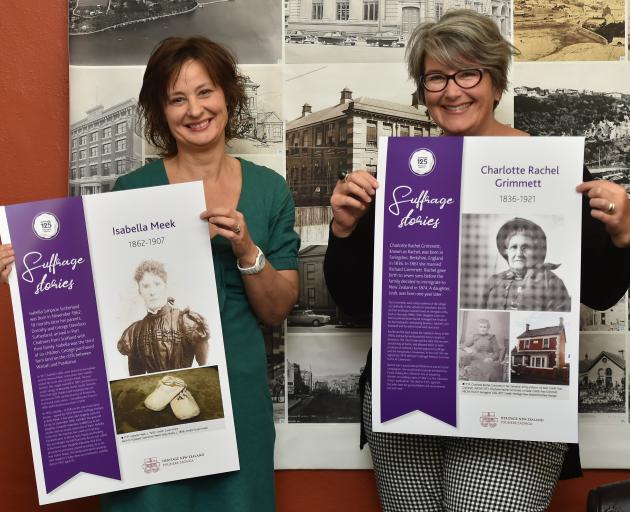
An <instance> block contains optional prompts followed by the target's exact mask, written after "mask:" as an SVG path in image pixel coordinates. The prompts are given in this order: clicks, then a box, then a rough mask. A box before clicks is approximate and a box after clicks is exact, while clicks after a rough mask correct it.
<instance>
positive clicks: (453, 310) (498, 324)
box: [373, 137, 584, 442]
mask: <svg viewBox="0 0 630 512" xmlns="http://www.w3.org/2000/svg"><path fill="white" fill-rule="evenodd" d="M381 143H382V147H383V148H386V150H385V151H381V152H380V153H379V171H378V173H379V179H380V181H381V187H380V188H379V189H378V193H377V202H376V205H377V210H376V237H375V264H374V268H375V276H374V284H375V290H374V325H373V344H374V359H373V379H374V389H375V395H374V396H375V399H374V400H373V408H374V414H373V418H374V419H373V428H374V430H375V431H382V432H404V433H417V434H433V435H447V436H449V435H450V436H466V437H493V438H500V439H522V440H537V441H542V440H547V441H564V442H575V441H577V364H576V363H577V358H578V329H579V275H580V228H581V220H580V219H581V216H580V213H581V198H580V196H579V194H577V193H576V192H575V186H576V185H577V184H578V183H580V181H581V176H582V154H583V144H584V141H583V139H581V138H533V137H504V138H497V137H468V138H451V137H440V138H424V139H419V138H412V139H410V138H399V139H396V138H390V139H382V140H381Z"/></svg>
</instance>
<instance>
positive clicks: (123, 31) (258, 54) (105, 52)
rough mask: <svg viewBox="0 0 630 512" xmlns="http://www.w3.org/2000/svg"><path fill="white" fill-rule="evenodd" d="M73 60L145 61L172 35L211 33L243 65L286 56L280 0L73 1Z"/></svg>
mask: <svg viewBox="0 0 630 512" xmlns="http://www.w3.org/2000/svg"><path fill="white" fill-rule="evenodd" d="M68 27H69V32H70V63H71V64H80V65H91V66H110V65H115V66H121V65H145V64H146V63H147V60H148V58H149V54H150V53H151V50H152V49H153V48H154V47H155V46H156V45H157V43H158V42H160V41H162V40H163V39H166V38H167V37H174V36H179V37H188V36H192V35H201V36H206V37H208V38H210V39H212V40H213V41H216V42H217V43H221V44H223V45H225V46H227V47H228V48H230V49H231V50H232V51H233V52H234V53H235V54H236V57H237V59H238V62H239V63H240V64H277V63H278V62H280V61H281V59H282V2H280V1H279V0H255V1H252V0H205V1H204V0H152V1H145V0H108V1H107V2H102V1H101V0H68Z"/></svg>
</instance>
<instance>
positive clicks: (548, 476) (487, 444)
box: [363, 383, 567, 512]
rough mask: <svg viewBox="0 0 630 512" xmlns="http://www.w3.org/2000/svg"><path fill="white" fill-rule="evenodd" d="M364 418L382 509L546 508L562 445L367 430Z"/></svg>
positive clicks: (366, 409) (367, 412) (368, 413)
mask: <svg viewBox="0 0 630 512" xmlns="http://www.w3.org/2000/svg"><path fill="white" fill-rule="evenodd" d="M363 422H364V428H365V433H366V435H367V440H368V444H369V446H370V451H371V453H372V460H373V463H374V474H375V477H376V485H377V488H378V494H379V498H380V501H381V506H382V509H383V512H416V511H419V512H425V511H427V512H538V511H540V512H544V511H545V510H546V508H547V506H548V505H549V502H550V500H551V496H552V495H553V491H554V488H555V486H556V482H557V481H558V477H559V475H560V470H561V469H562V463H563V461H564V454H565V452H566V450H567V445H566V444H565V443H548V442H530V441H512V440H500V439H476V438H464V437H440V436H422V435H412V434H389V433H383V432H372V390H371V387H370V384H369V383H368V384H367V385H366V390H365V396H364V399H363Z"/></svg>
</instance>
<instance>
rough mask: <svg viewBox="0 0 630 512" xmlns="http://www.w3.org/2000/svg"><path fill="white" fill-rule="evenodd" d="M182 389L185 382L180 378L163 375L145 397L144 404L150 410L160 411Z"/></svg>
mask: <svg viewBox="0 0 630 512" xmlns="http://www.w3.org/2000/svg"><path fill="white" fill-rule="evenodd" d="M184 389H186V383H185V382H184V381H183V380H182V379H179V378H177V377H173V376H172V375H165V376H164V377H162V378H161V379H160V381H159V382H158V385H157V386H156V388H155V389H154V390H153V391H152V392H151V394H150V395H149V396H148V397H146V399H145V400H144V405H145V406H146V407H147V409H151V410H152V411H161V410H163V409H164V408H165V407H166V406H167V405H168V404H169V403H171V401H172V400H173V398H175V397H176V396H177V395H178V394H179V393H180V392H181V391H182V390H184ZM195 405H196V404H195Z"/></svg>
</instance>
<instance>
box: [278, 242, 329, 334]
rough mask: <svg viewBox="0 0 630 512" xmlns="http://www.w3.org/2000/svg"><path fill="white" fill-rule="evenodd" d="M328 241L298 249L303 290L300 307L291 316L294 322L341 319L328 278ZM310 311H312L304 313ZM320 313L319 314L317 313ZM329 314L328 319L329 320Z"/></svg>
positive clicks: (290, 319)
mask: <svg viewBox="0 0 630 512" xmlns="http://www.w3.org/2000/svg"><path fill="white" fill-rule="evenodd" d="M325 255H326V246H325V245H309V246H308V247H304V248H302V249H301V250H300V252H299V253H298V273H299V278H300V288H299V289H300V292H299V296H298V302H297V304H296V307H295V308H294V310H293V311H292V312H291V314H290V315H289V318H288V319H287V321H288V323H289V326H291V325H311V326H314V327H319V326H321V325H324V324H327V323H331V322H332V323H335V321H336V320H337V305H336V304H335V302H334V301H333V299H332V297H331V295H330V292H329V291H328V288H327V287H326V280H325V279H324V256H325ZM304 311H309V312H310V313H308V314H306V313H303V312H304ZM313 315H317V316H313ZM326 316H327V317H328V320H326Z"/></svg>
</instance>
